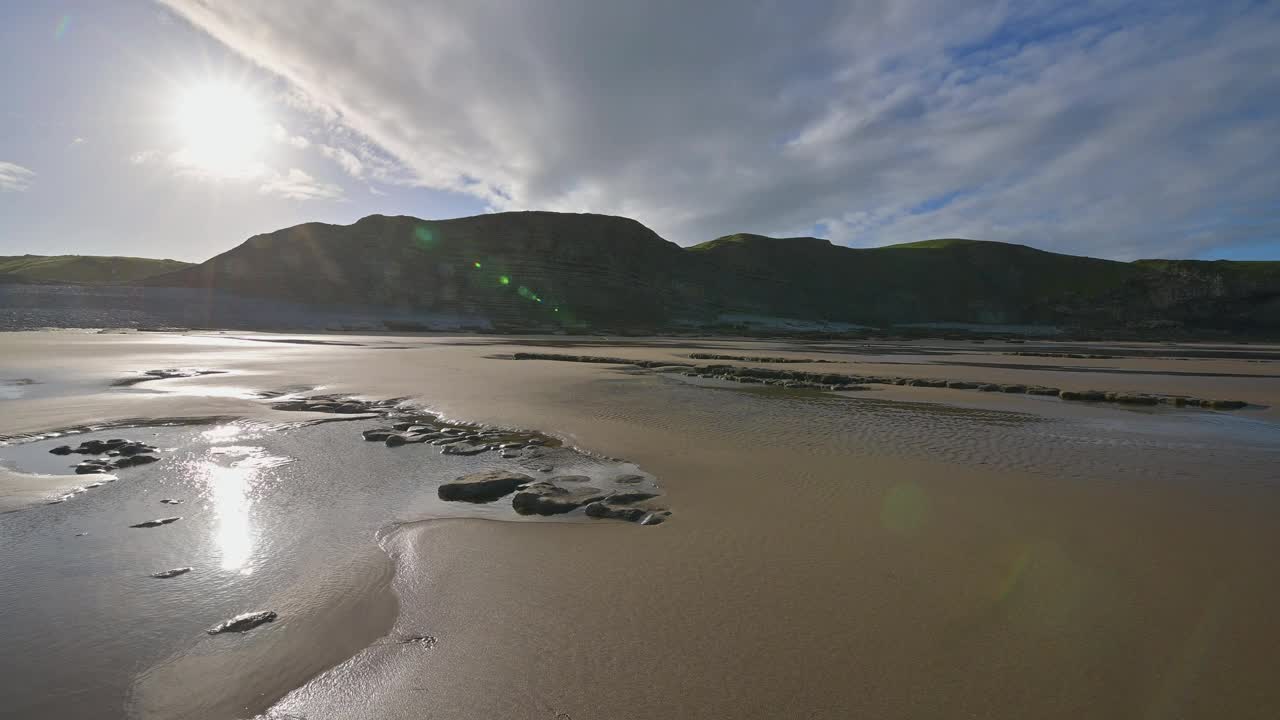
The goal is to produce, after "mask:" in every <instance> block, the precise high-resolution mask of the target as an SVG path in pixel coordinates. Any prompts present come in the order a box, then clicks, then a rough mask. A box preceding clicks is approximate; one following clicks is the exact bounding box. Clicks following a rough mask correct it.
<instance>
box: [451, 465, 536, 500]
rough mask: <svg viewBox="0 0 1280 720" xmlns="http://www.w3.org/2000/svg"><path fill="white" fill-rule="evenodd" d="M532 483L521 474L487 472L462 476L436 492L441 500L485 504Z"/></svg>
mask: <svg viewBox="0 0 1280 720" xmlns="http://www.w3.org/2000/svg"><path fill="white" fill-rule="evenodd" d="M533 481H534V480H533V478H531V477H529V476H528V475H525V474H523V473H517V472H509V471H506V470H489V471H487V472H479V473H471V474H470V475H463V476H462V477H460V478H458V479H456V480H453V481H450V482H447V483H444V484H442V485H441V486H440V488H439V490H437V491H436V492H437V494H438V495H439V496H440V499H441V500H453V501H461V502H474V503H486V502H492V501H494V500H497V499H498V498H500V497H502V496H504V495H509V494H511V493H513V492H515V491H516V488H518V487H520V486H521V485H525V484H527V483H531V482H533Z"/></svg>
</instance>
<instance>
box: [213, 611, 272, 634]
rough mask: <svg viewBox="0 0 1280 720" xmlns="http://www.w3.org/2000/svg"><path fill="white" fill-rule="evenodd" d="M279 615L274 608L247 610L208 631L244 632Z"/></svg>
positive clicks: (216, 632)
mask: <svg viewBox="0 0 1280 720" xmlns="http://www.w3.org/2000/svg"><path fill="white" fill-rule="evenodd" d="M277 617H279V616H278V615H276V613H275V611H273V610H258V611H257V612H247V613H244V614H243V615H237V616H235V617H233V618H231V619H230V620H227V621H226V622H223V623H219V624H218V625H215V626H213V627H211V628H209V629H208V630H207V631H206V632H208V633H209V634H210V635H217V634H218V633H226V632H244V631H246V630H252V629H254V628H256V627H258V626H259V625H262V624H263V623H269V622H274V621H275V619H276V618H277Z"/></svg>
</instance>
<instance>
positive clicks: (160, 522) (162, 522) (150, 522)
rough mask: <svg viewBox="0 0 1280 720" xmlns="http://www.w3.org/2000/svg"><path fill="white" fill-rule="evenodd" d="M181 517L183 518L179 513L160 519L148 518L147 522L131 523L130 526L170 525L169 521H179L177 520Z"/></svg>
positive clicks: (151, 526)
mask: <svg viewBox="0 0 1280 720" xmlns="http://www.w3.org/2000/svg"><path fill="white" fill-rule="evenodd" d="M181 519H182V516H181V515H179V516H178V517H167V518H160V519H159V520H148V521H146V522H140V523H138V524H137V525H130V526H129V527H131V528H153V527H160V526H161V525H168V524H169V523H173V522H177V521H179V520H181Z"/></svg>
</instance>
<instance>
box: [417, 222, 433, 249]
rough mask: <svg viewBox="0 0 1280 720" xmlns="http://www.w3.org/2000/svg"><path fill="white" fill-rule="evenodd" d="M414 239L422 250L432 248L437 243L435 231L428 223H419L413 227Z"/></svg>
mask: <svg viewBox="0 0 1280 720" xmlns="http://www.w3.org/2000/svg"><path fill="white" fill-rule="evenodd" d="M413 240H414V242H415V243H417V245H418V248H419V249H421V250H430V249H431V248H433V247H435V244H436V236H435V233H433V232H431V230H430V229H429V228H428V227H427V226H426V225H419V226H418V227H416V228H414V229H413Z"/></svg>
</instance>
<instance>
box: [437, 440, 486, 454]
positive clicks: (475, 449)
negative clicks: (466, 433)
mask: <svg viewBox="0 0 1280 720" xmlns="http://www.w3.org/2000/svg"><path fill="white" fill-rule="evenodd" d="M488 449H489V446H488V445H478V444H475V443H469V442H459V443H453V444H451V445H445V446H444V449H442V450H441V451H440V452H441V453H442V454H444V455H479V454H480V453H482V452H485V451H487V450H488Z"/></svg>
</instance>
